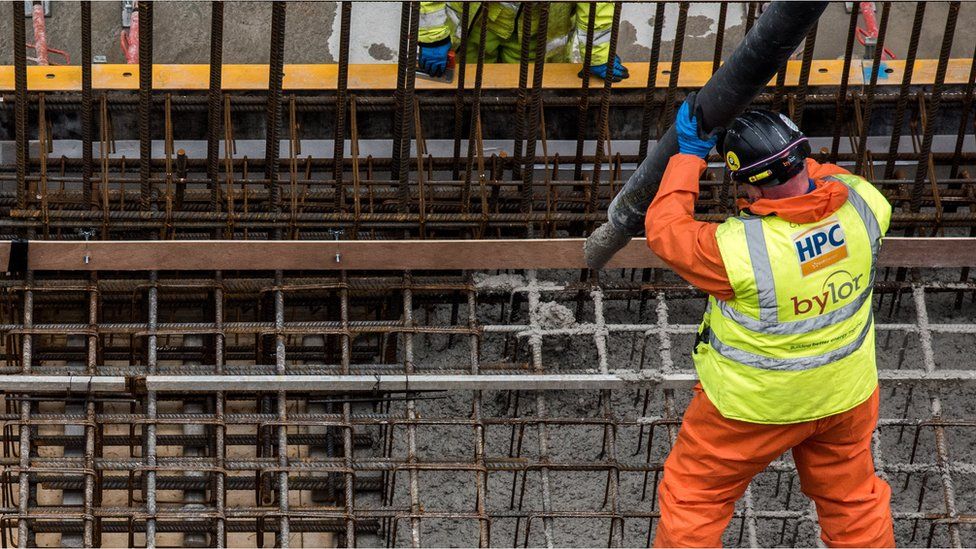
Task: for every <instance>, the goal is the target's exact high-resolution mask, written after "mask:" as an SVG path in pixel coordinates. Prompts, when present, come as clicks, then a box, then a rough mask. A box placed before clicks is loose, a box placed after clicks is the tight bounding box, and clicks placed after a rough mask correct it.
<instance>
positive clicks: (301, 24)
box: [0, 1, 976, 64]
mask: <svg viewBox="0 0 976 549" xmlns="http://www.w3.org/2000/svg"><path fill="white" fill-rule="evenodd" d="M270 6H271V4H270V2H259V1H254V2H240V1H238V2H227V4H226V6H225V8H224V62H225V63H267V61H268V48H269V39H268V37H269V33H270V27H271V7H270ZM11 10H12V7H11V5H10V4H5V5H3V6H0V64H11V63H12V62H13V47H12V38H13V36H12V35H13V29H12V24H11V18H10V14H11ZM718 11H719V8H718V4H717V3H692V4H691V6H690V8H689V11H688V24H687V29H686V32H685V35H686V39H685V49H684V57H683V59H684V60H686V61H695V60H711V58H712V52H713V51H714V44H715V33H716V30H717V18H718ZM914 11H915V3H914V2H895V3H893V4H892V7H891V21H890V25H889V29H888V40H887V46H888V47H889V48H890V49H892V50H893V51H894V52H895V54H896V55H897V56H898V57H899V58H900V57H903V56H904V53H905V50H906V49H907V42H908V36H909V34H910V31H911V24H912V18H913V14H914ZM947 11H948V3H946V2H929V3H928V4H927V6H926V13H925V21H924V26H923V33H922V40H921V43H920V45H919V55H920V57H922V58H935V57H938V54H939V50H940V47H941V42H942V36H943V31H944V27H945V20H946V13H947ZM121 12H122V3H121V2H118V1H105V2H94V3H93V4H92V30H93V35H92V50H93V53H94V55H104V56H105V57H106V60H107V62H109V63H122V62H123V61H124V58H123V55H122V51H121V49H120V47H119V35H120V33H121V32H122V31H123V28H122V16H121ZM677 12H678V6H677V3H671V4H669V5H668V6H667V9H666V12H665V27H664V31H663V37H664V42H663V44H662V49H663V51H662V55H663V59H665V60H666V59H670V57H671V54H672V46H673V44H674V34H675V27H676V21H677ZM154 15H155V17H154V19H155V25H154V31H155V40H154V51H153V54H154V61H155V62H156V63H206V62H207V61H208V57H209V40H210V3H209V2H203V1H172V2H170V1H167V2H162V1H161V2H157V3H156V5H155V12H154ZM653 15H654V5H653V4H652V3H644V4H636V3H626V2H625V3H624V8H623V13H622V23H621V29H620V38H619V46H618V47H619V52H620V55H621V57H622V58H623V59H624V61H627V62H632V63H634V62H641V61H645V60H647V58H648V55H649V51H650V49H649V48H650V42H651V33H652V31H653V25H654V17H653ZM848 17H849V16H848V15H847V13H846V12H845V11H844V4H843V3H842V2H835V3H833V4H831V6H830V7H828V9H827V12H826V13H825V15H824V16H823V18H822V19H821V21H820V26H819V31H818V39H817V48H816V52H815V54H816V57H817V58H820V59H830V58H837V57H841V56H842V55H843V50H844V44H845V37H846V33H847V28H848V21H849V19H848ZM879 17H880V14H879ZM399 19H400V6H399V3H396V2H354V5H353V9H352V38H351V45H350V56H351V59H352V61H353V62H355V63H389V62H396V54H397V43H398V35H399ZM80 22H81V17H80V2H74V1H54V2H52V14H51V17H49V18H48V20H47V28H48V42H49V45H50V47H53V48H58V49H63V50H65V51H67V52H68V53H69V54H70V55H71V61H72V63H73V64H79V63H80V59H79V56H80V53H81V31H80ZM744 23H745V4H743V3H734V4H730V5H729V9H728V18H727V21H726V28H727V31H726V36H725V47H724V48H723V49H724V52H725V55H728V53H730V52H731V50H732V48H734V47H735V45H736V44H737V43H738V41H739V40H740V39H741V37H742V31H743V28H744ZM974 23H976V3H970V2H964V3H963V4H962V8H961V10H960V14H959V20H958V23H957V27H956V33H955V38H954V40H953V47H952V53H951V55H952V57H971V56H972V54H973V50H974V46H976V25H974ZM286 29H287V36H286V39H285V62H286V63H331V62H334V60H335V57H336V55H337V53H336V52H337V51H338V36H339V18H338V17H337V10H336V2H289V3H288V10H287V23H286ZM32 36H33V30H32V28H31V25H30V22H29V21H28V22H27V39H28V42H30V41H32V40H33V38H32ZM855 51H858V52H860V51H861V48H860V46H858V47H857V48H856V50H855Z"/></svg>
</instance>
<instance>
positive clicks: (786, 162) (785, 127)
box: [719, 109, 810, 187]
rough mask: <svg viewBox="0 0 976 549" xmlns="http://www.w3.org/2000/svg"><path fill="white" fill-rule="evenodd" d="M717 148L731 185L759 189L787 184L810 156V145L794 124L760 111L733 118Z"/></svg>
mask: <svg viewBox="0 0 976 549" xmlns="http://www.w3.org/2000/svg"><path fill="white" fill-rule="evenodd" d="M719 147H720V149H721V151H722V156H723V157H724V158H725V165H726V166H728V167H729V175H730V176H731V177H732V179H733V180H734V181H737V182H739V183H749V184H751V185H757V186H761V187H772V186H775V185H780V184H782V183H786V182H787V181H789V179H790V178H791V177H793V176H794V175H796V174H798V173H800V171H801V170H803V165H804V159H805V158H806V157H808V156H810V144H809V143H808V142H807V138H806V137H805V136H804V135H803V132H801V131H800V129H799V128H797V127H796V124H794V123H793V121H792V120H790V119H789V118H787V117H786V116H784V115H782V114H779V113H775V112H772V111H767V110H763V109H757V110H752V111H746V112H744V113H743V114H742V116H740V117H738V118H736V119H735V120H734V121H733V122H732V125H731V127H729V128H728V130H726V132H725V135H724V136H723V138H722V142H721V143H720V144H719Z"/></svg>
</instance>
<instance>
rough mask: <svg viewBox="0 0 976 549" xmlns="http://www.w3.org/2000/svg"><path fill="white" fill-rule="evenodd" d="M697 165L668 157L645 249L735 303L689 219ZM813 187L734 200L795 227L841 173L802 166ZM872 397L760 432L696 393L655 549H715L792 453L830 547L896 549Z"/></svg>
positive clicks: (705, 236) (703, 236)
mask: <svg viewBox="0 0 976 549" xmlns="http://www.w3.org/2000/svg"><path fill="white" fill-rule="evenodd" d="M704 170H705V161H703V160H701V159H700V158H698V157H697V156H694V155H688V154H677V155H675V156H673V157H672V158H671V161H670V162H669V163H668V167H667V170H665V172H664V177H663V179H662V181H661V186H660V189H659V190H658V193H657V196H656V197H655V198H654V201H653V202H652V203H651V205H650V207H649V208H648V209H647V217H646V220H645V228H646V231H647V244H648V246H649V247H650V248H651V250H653V251H654V253H655V254H657V255H658V256H659V257H660V258H661V259H662V260H663V261H664V262H666V263H667V264H668V265H669V266H670V267H671V268H672V269H673V270H674V271H675V272H676V273H678V275H679V276H681V277H682V278H684V279H685V280H687V281H688V282H689V283H691V284H693V285H695V286H697V287H698V288H700V289H701V290H703V291H704V292H706V293H708V294H711V295H713V296H715V298H716V299H722V300H727V299H729V298H731V297H733V296H734V293H733V290H732V286H731V285H730V283H729V279H728V276H727V275H726V272H725V264H724V263H723V261H722V256H721V255H720V254H719V251H718V242H717V241H716V239H715V230H716V228H717V227H718V224H717V223H705V222H701V221H696V220H695V219H694V211H695V200H696V199H697V198H698V181H699V178H700V176H701V174H702V172H703V171H704ZM807 170H808V172H809V174H810V177H811V178H812V179H813V180H814V185H815V186H816V189H814V190H812V191H811V192H809V193H807V194H805V195H803V196H797V197H792V198H784V199H776V200H773V199H765V198H764V199H760V200H757V201H755V202H752V203H751V204H750V203H749V202H748V201H745V200H742V201H740V202H739V207H740V209H744V208H746V207H748V208H749V211H751V212H752V213H753V214H756V215H778V216H779V217H781V218H783V219H785V220H787V221H793V222H796V223H810V222H814V221H819V220H820V219H823V218H825V217H828V216H830V215H832V214H833V213H834V212H835V211H837V209H838V208H840V207H841V206H842V205H843V204H844V203H845V202H846V201H847V187H845V186H844V185H843V184H841V183H839V182H837V181H823V180H822V178H824V177H826V176H828V175H833V174H842V173H848V172H847V171H845V170H844V169H843V168H840V167H838V166H834V165H832V164H819V163H817V162H816V161H814V160H812V159H807ZM877 421H878V391H877V390H875V392H874V394H873V395H872V396H871V398H870V399H868V400H867V401H865V402H864V403H862V404H860V405H859V406H857V407H855V408H853V409H851V410H849V411H847V412H843V413H840V414H836V415H833V416H829V417H826V418H823V419H819V420H816V421H808V422H803V423H794V424H788V425H763V424H757V423H748V422H744V421H737V420H732V419H727V418H725V417H722V415H721V414H720V413H719V411H718V410H717V409H716V408H715V406H714V405H712V403H711V401H709V399H708V396H706V395H705V393H704V392H703V391H702V389H701V387H700V386H696V387H695V395H694V397H693V398H692V401H691V404H689V405H688V409H687V410H686V411H685V415H684V420H683V421H682V424H681V429H680V430H679V432H678V439H677V441H676V442H675V445H674V447H673V448H672V450H671V454H670V455H669V456H668V459H667V461H665V463H664V478H663V480H662V481H661V484H660V486H659V488H658V494H659V500H660V506H661V520H660V522H659V523H658V527H657V536H656V537H655V539H654V545H655V547H717V546H720V545H721V544H722V533H723V532H724V531H725V528H726V526H727V525H728V523H729V520H730V519H731V518H732V513H733V510H734V506H735V502H736V500H738V499H739V498H740V497H741V496H742V494H743V493H744V492H745V490H746V488H747V487H748V485H749V482H750V480H752V477H753V476H755V475H756V474H757V473H759V472H760V471H762V470H763V469H765V468H766V466H767V465H769V463H770V462H772V461H773V460H774V459H776V458H777V457H779V456H780V455H781V454H783V452H785V451H786V450H792V452H793V460H794V462H795V463H796V468H797V472H798V473H799V477H800V486H801V489H802V490H803V493H804V494H806V495H807V496H809V497H810V498H811V499H812V500H813V501H814V503H815V504H816V506H817V515H818V516H819V518H820V528H821V538H822V539H823V541H824V543H826V544H827V545H828V546H829V547H894V546H895V537H894V531H893V527H892V521H891V507H890V499H891V488H890V487H889V486H888V484H887V483H886V482H885V481H883V480H881V479H880V478H878V476H877V475H876V474H875V470H874V462H873V460H872V457H871V438H872V433H873V431H874V427H875V425H876V424H877Z"/></svg>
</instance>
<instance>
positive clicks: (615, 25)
mask: <svg viewBox="0 0 976 549" xmlns="http://www.w3.org/2000/svg"><path fill="white" fill-rule="evenodd" d="M620 9H621V4H620V2H614V4H613V22H612V24H611V26H610V51H609V53H608V56H609V57H608V58H607V59H608V61H607V64H608V65H609V67H608V68H607V75H608V76H609V75H610V73H611V72H612V70H613V69H612V68H611V67H613V60H614V57H615V56H616V55H617V34H618V31H619V30H620ZM612 87H613V80H612V79H611V78H607V79H605V80H604V81H603V90H602V91H601V94H600V114H599V116H598V117H597V124H596V126H597V138H596V158H595V162H594V163H593V177H592V179H591V180H590V204H589V206H590V211H593V210H595V209H596V205H597V197H598V195H599V192H600V171H601V169H602V168H603V162H604V160H605V158H606V154H605V151H604V148H605V147H606V145H607V143H608V142H609V141H610V135H609V131H610V130H609V127H608V122H609V119H610V90H611V88H612Z"/></svg>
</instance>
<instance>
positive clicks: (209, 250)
mask: <svg viewBox="0 0 976 549" xmlns="http://www.w3.org/2000/svg"><path fill="white" fill-rule="evenodd" d="M9 254H10V243H9V242H0V264H2V265H6V264H7V260H8V257H9ZM336 254H338V261H337V260H336ZM86 258H87V259H86ZM28 262H29V265H30V267H31V268H32V269H33V270H35V271H147V270H160V271H214V270H227V271H230V270H275V269H282V270H286V271H295V270H303V271H334V270H341V269H346V270H379V271H388V270H395V271H399V270H462V269H467V270H490V269H581V268H585V267H586V262H585V260H584V257H583V239H579V238H567V239H554V240H545V239H538V240H386V241H383V240H373V241H369V240H361V241H340V242H336V241H331V240H322V241H316V240H307V241H301V240H298V241H295V240H289V241H280V242H274V241H266V240H265V241H259V240H250V241H248V240H197V241H193V240H182V241H180V240H177V241H173V240H170V241H98V242H63V241H32V242H31V243H30V248H29V256H28ZM879 265H880V266H883V267H934V268H951V267H972V266H976V238H898V237H892V238H888V239H886V240H885V243H884V246H883V247H882V253H881V258H880V260H879ZM659 267H666V265H665V264H664V263H663V262H662V261H661V260H660V259H659V258H658V257H656V256H655V255H654V254H653V253H651V251H650V250H649V249H648V248H647V246H646V245H645V243H644V240H643V239H640V238H635V239H634V240H633V241H632V242H631V243H630V244H628V245H627V246H626V247H624V249H623V250H621V251H620V252H619V253H618V254H617V255H616V256H615V257H614V258H613V260H611V262H610V264H609V265H608V266H607V268H610V269H614V268H659Z"/></svg>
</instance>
